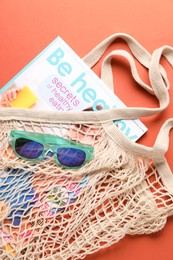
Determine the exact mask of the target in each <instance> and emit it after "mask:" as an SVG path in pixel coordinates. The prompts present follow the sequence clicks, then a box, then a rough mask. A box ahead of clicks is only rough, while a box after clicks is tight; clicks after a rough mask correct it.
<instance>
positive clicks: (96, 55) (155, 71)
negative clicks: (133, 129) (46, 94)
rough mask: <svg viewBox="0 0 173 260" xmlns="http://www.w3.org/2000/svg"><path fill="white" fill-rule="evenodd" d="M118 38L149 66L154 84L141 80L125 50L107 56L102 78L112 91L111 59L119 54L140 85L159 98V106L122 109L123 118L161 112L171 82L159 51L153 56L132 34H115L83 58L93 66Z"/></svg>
mask: <svg viewBox="0 0 173 260" xmlns="http://www.w3.org/2000/svg"><path fill="white" fill-rule="evenodd" d="M117 38H122V39H123V40H125V41H126V42H127V44H128V45H129V48H130V49H131V51H132V53H133V55H134V56H135V57H136V59H137V60H138V61H139V62H140V63H141V64H143V65H144V66H145V67H146V68H149V77H150V81H151V84H152V88H151V87H150V86H148V85H147V84H145V83H144V82H143V81H142V80H141V78H140V77H139V74H138V72H137V69H136V65H135V62H134V60H133V58H132V56H131V55H130V54H129V53H128V52H126V51H124V50H116V51H113V52H111V53H110V54H108V55H107V56H106V57H105V59H104V60H103V63H102V69H101V75H102V80H103V81H104V82H105V83H106V84H107V86H109V88H110V89H111V90H112V91H113V90H114V85H113V76H112V69H111V59H112V57H113V56H117V55H119V56H123V57H124V58H126V59H127V60H128V61H129V63H130V66H131V72H132V76H133V77H134V79H135V81H136V82H137V83H138V84H139V85H140V86H142V87H143V88H144V89H145V90H147V91H148V92H149V93H150V94H153V95H155V96H156V97H157V99H158V100H159V108H144V107H140V108H137V107H136V108H126V109H124V110H123V111H122V119H123V118H124V119H128V118H137V117H140V116H150V115H153V114H156V113H159V112H161V111H162V110H164V109H165V108H166V107H167V106H168V104H169V95H168V92H167V90H168V89H169V82H168V79H167V75H166V72H165V70H164V69H163V67H161V65H160V58H159V53H157V55H155V56H154V57H153V56H151V54H150V53H149V52H148V51H147V50H146V49H144V48H143V47H142V46H141V45H140V44H139V43H138V42H137V41H136V40H135V39H134V38H132V37H131V36H129V35H127V34H114V35H112V36H110V37H108V38H107V39H105V40H104V41H102V42H101V43H100V44H99V45H97V46H96V47H95V48H94V49H93V50H92V51H90V52H89V53H88V54H87V55H86V56H85V57H84V58H83V60H84V62H85V63H86V64H87V65H88V66H89V67H92V66H93V65H94V64H95V63H96V62H97V61H98V60H99V59H100V58H101V56H102V55H103V53H104V51H105V50H106V48H107V47H108V46H109V45H110V44H111V43H112V42H113V41H114V40H115V39H117ZM168 61H169V62H172V60H171V59H169V60H168ZM157 62H158V63H157ZM155 63H157V64H155ZM172 64H173V63H172ZM158 75H159V79H160V78H161V79H160V80H159V82H158V79H157V77H158ZM119 112H120V111H119ZM110 113H113V114H114V112H113V111H110ZM124 114H126V118H125V117H124Z"/></svg>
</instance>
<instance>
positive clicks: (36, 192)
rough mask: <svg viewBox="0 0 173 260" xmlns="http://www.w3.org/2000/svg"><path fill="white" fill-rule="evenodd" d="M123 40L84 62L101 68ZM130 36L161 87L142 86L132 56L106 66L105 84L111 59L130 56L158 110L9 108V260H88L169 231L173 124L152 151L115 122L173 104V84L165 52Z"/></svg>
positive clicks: (4, 218) (5, 167) (0, 226)
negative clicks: (129, 237) (172, 93)
mask: <svg viewBox="0 0 173 260" xmlns="http://www.w3.org/2000/svg"><path fill="white" fill-rule="evenodd" d="M116 37H117V35H114V36H113V37H112V38H109V40H106V41H105V42H104V43H102V44H101V45H100V46H98V49H97V53H98V50H101V51H100V54H99V55H98V56H97V57H96V55H95V53H96V52H95V51H94V52H91V53H90V54H89V56H87V57H85V61H86V63H89V61H91V63H90V64H89V66H92V63H93V62H94V63H95V62H96V60H97V59H99V57H100V55H101V53H102V52H103V51H104V50H105V46H106V45H108V44H110V42H111V41H113V39H115V38H116ZM123 38H125V39H126V41H128V43H129V45H130V46H132V45H133V47H134V46H135V49H134V50H133V48H132V50H133V53H135V51H136V50H137V49H138V51H137V52H136V56H139V57H140V59H141V61H143V62H142V64H143V63H145V64H146V65H147V67H149V68H150V73H151V75H150V77H151V82H152V87H153V88H152V89H151V88H150V87H148V86H146V85H145V84H144V83H143V82H142V81H140V80H139V77H138V74H137V72H136V71H135V67H134V64H133V62H132V60H131V58H130V56H129V55H128V54H127V53H126V52H124V51H117V52H113V53H112V54H110V55H109V56H108V57H107V58H106V59H105V61H104V63H103V71H105V70H106V71H109V72H108V73H107V74H106V73H105V76H104V80H105V81H107V80H108V78H110V70H109V69H110V66H109V65H110V60H111V57H112V55H123V56H124V57H126V58H127V59H128V60H129V62H130V64H131V67H132V71H133V76H134V77H135V79H136V80H137V82H138V83H139V84H140V85H141V86H143V87H144V88H145V89H146V90H148V91H149V92H150V93H153V94H154V95H156V97H157V98H158V100H159V105H160V107H159V108H153V109H151V108H123V109H110V110H106V111H97V112H93V111H82V112H68V113H67V112H61V113H60V112H58V113H57V112H48V111H45V113H43V112H42V111H31V110H28V109H16V108H1V110H0V121H1V122H0V233H1V236H0V256H1V259H3V260H4V259H17V260H18V259H28V260H31V259H34V260H35V259H82V258H84V257H85V256H86V255H88V254H91V253H93V252H96V251H98V250H100V249H101V248H104V247H107V246H109V245H111V244H113V243H115V242H118V241H119V240H120V239H122V238H123V237H124V236H125V235H126V234H142V233H152V232H156V231H158V230H160V229H161V228H163V226H164V225H165V223H166V219H167V217H168V216H169V215H170V214H171V212H172V192H171V189H170V186H169V181H168V176H169V173H168V172H167V163H166V161H165V158H164V153H165V152H166V149H167V146H168V144H167V143H168V142H165V146H164V147H161V145H160V143H161V141H160V140H161V139H162V136H163V134H164V135H166V134H167V132H169V130H170V128H171V126H172V121H169V122H167V123H166V124H165V125H164V126H163V128H162V129H161V132H160V135H159V136H158V139H157V140H156V143H155V146H154V147H153V148H150V147H145V146H143V145H139V144H135V143H133V142H132V141H130V140H128V139H127V138H126V137H125V136H124V135H123V134H122V133H121V132H120V131H119V129H118V127H117V126H116V125H115V124H114V122H113V121H115V120H118V119H131V118H137V117H139V116H149V115H153V114H155V113H157V112H160V111H161V110H163V109H164V108H165V107H166V106H167V104H168V101H169V99H168V93H167V89H166V87H165V84H167V78H166V74H165V72H164V70H163V69H162V68H161V67H160V66H159V59H160V56H161V54H162V52H163V50H159V51H158V52H156V54H154V55H153V56H152V57H151V56H150V55H149V54H148V53H147V52H146V51H145V50H144V49H143V48H142V47H141V46H140V45H138V44H137V43H136V42H135V41H134V40H132V39H131V37H127V36H125V35H123ZM139 50H140V55H139ZM141 52H143V54H144V53H145V55H143V54H141ZM93 53H94V57H93ZM167 56H168V58H169V55H168V51H167V52H166V57H167ZM89 57H90V59H89ZM93 59H96V60H94V61H93ZM168 60H169V59H168ZM155 64H156V65H155ZM108 75H109V77H108ZM158 77H159V86H158V85H157V79H158ZM165 129H166V131H165ZM165 133H166V134H165ZM165 176H166V177H165Z"/></svg>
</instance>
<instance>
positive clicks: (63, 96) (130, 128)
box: [0, 37, 147, 141]
mask: <svg viewBox="0 0 173 260" xmlns="http://www.w3.org/2000/svg"><path fill="white" fill-rule="evenodd" d="M0 104H1V107H2V106H4V107H6V106H11V107H20V108H32V109H41V110H56V111H81V110H84V109H86V108H88V107H92V109H93V110H94V111H97V110H98V109H99V107H100V106H101V107H102V109H109V108H118V107H125V104H124V103H123V102H122V101H121V100H120V99H119V98H118V97H117V96H116V95H115V94H114V93H113V92H112V91H111V90H110V89H109V88H108V87H107V86H106V84H105V83H104V82H103V81H102V80H101V79H100V78H99V77H98V76H97V75H96V74H95V73H94V72H93V71H92V70H91V69H90V68H89V67H88V66H87V65H86V64H85V63H84V62H83V61H82V59H81V58H80V57H79V56H78V55H77V54H76V53H75V52H74V51H73V50H72V49H71V48H70V47H69V46H68V45H67V44H66V43H65V42H64V41H63V40H62V38H61V37H57V38H56V39H55V40H54V41H53V42H52V43H51V44H50V45H49V46H48V47H47V48H45V49H44V50H43V51H42V52H41V53H40V54H39V55H38V56H37V57H35V59H33V60H32V61H31V62H30V63H29V64H28V65H27V66H26V67H24V68H23V69H22V70H21V71H20V72H19V73H18V74H17V75H16V76H15V77H14V78H12V79H11V80H10V81H9V82H8V83H7V84H6V85H5V86H4V87H3V88H2V89H0ZM115 124H116V125H117V126H118V128H119V129H120V131H122V132H123V133H124V134H125V135H126V136H127V137H128V138H130V139H131V140H132V141H136V140H138V139H139V138H140V137H141V136H142V135H143V134H144V133H145V132H146V131H147V128H146V127H145V126H144V124H143V123H142V122H141V121H140V120H138V119H136V120H118V121H115Z"/></svg>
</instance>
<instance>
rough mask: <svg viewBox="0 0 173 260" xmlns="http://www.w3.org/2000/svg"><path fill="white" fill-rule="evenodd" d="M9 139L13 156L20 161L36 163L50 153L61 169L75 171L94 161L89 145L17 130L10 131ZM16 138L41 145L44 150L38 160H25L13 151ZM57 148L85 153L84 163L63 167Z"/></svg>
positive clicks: (91, 148) (92, 149) (92, 150)
mask: <svg viewBox="0 0 173 260" xmlns="http://www.w3.org/2000/svg"><path fill="white" fill-rule="evenodd" d="M10 138H11V140H10V141H9V145H10V146H11V147H12V149H13V151H14V153H15V155H16V156H17V157H19V158H21V159H24V160H27V161H35V162H36V161H38V160H41V159H43V158H44V156H45V155H46V154H47V153H48V152H49V151H51V152H52V153H53V155H54V159H55V161H56V163H57V164H59V165H60V166H62V167H63V168H68V169H71V168H72V169H77V168H81V167H82V166H83V165H84V164H86V162H88V161H90V160H92V159H94V148H93V147H92V146H90V145H87V144H80V143H77V142H74V141H71V140H68V139H65V138H62V137H59V136H55V135H51V134H42V133H37V132H27V131H19V130H12V131H11V132H10ZM18 138H24V139H28V140H31V141H35V142H37V143H40V144H42V145H43V147H44V149H43V152H42V154H41V155H40V156H39V157H38V158H36V159H35V158H34V159H29V158H25V157H23V156H20V155H19V154H18V153H17V152H16V149H15V142H16V140H17V139H18ZM57 148H75V149H79V150H81V151H83V152H85V155H86V157H85V161H84V162H83V164H82V165H80V166H75V167H73V166H72V167H70V166H65V165H63V164H61V163H60V162H59V160H58V158H57V153H56V152H57Z"/></svg>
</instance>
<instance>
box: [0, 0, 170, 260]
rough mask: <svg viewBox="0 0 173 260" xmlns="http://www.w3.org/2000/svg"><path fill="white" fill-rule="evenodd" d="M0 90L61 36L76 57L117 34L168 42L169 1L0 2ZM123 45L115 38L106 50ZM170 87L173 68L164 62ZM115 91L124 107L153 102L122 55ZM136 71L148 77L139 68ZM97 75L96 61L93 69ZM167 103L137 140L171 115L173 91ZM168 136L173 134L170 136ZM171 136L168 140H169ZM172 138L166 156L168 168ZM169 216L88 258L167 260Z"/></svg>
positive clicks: (147, 140)
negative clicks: (148, 231) (156, 228)
mask: <svg viewBox="0 0 173 260" xmlns="http://www.w3.org/2000/svg"><path fill="white" fill-rule="evenodd" d="M0 13H1V15H0V33H1V37H0V88H1V87H3V86H4V85H5V84H6V83H7V82H8V81H9V80H10V79H11V78H12V77H13V76H14V75H15V74H16V73H17V72H19V71H20V70H21V69H22V68H23V67H24V66H25V65H26V64H27V63H28V62H29V61H31V60H32V59H33V58H34V57H35V56H36V55H37V54H38V53H39V52H40V51H42V50H43V49H44V48H45V47H46V46H47V45H48V44H49V43H50V42H51V41H52V40H54V39H55V38H56V37H57V36H58V35H60V36H61V37H62V38H63V39H64V40H65V41H66V42H67V43H68V44H69V45H70V46H71V47H72V48H73V50H74V51H75V52H76V53H77V54H78V55H79V56H80V57H82V56H84V55H85V54H86V53H87V52H88V51H90V50H91V49H92V48H93V47H95V45H97V44H98V43H99V42H100V41H101V40H103V39H105V38H106V37H108V36H109V35H111V34H113V33H117V32H124V33H128V34H130V35H132V36H133V37H134V38H136V39H137V40H138V41H139V42H140V43H141V44H142V45H143V46H144V47H145V48H146V49H147V50H148V51H150V52H152V51H153V50H154V49H155V48H158V47H160V46H162V45H172V46H173V37H172V17H173V1H168V0H167V1H162V0H152V1H151V0H146V1H141V0H139V1H135V0H129V1H122V0H66V1H65V0H29V1H23V0H15V1H14V0H1V1H0ZM113 48H125V49H127V47H126V45H125V44H124V43H123V42H121V41H117V42H116V43H114V44H113V45H112V47H110V48H109V50H108V52H109V51H110V50H112V49H113ZM163 64H164V66H165V69H166V71H167V73H168V76H169V80H170V85H171V86H172V85H173V71H172V69H171V67H170V65H168V63H167V62H166V61H165V60H163ZM113 65H114V68H113V72H114V82H115V91H116V93H117V95H118V96H119V97H120V98H121V99H122V100H123V101H124V102H125V104H127V105H128V106H130V105H131V106H137V105H139V106H141V105H143V106H151V107H152V106H156V105H157V102H156V100H155V99H153V98H151V97H150V95H149V94H146V93H145V91H143V90H141V89H140V88H137V85H136V84H135V82H134V81H133V79H132V77H131V74H130V70H129V66H128V65H127V64H126V63H124V62H121V59H119V60H116V61H114V62H113ZM138 67H139V71H140V75H141V77H142V78H143V80H145V81H146V82H148V76H147V73H146V71H145V70H144V69H142V68H141V67H140V66H138ZM94 70H95V71H96V73H98V75H99V73H100V64H98V65H97V66H96V68H95V69H94ZM170 101H171V102H170V105H169V107H168V108H167V110H166V111H164V112H163V113H162V115H160V116H154V117H152V118H145V119H142V121H143V122H144V123H145V124H146V126H147V127H148V128H149V130H148V132H147V134H145V136H143V137H142V138H141V139H140V140H139V143H142V144H146V145H149V146H151V145H152V144H153V143H154V140H155V138H156V135H157V133H158V131H159V128H160V126H161V125H162V123H163V122H164V121H165V119H167V118H169V117H171V116H172V117H173V89H172V87H171V88H170ZM172 140H173V138H172ZM172 140H171V141H172ZM172 154H173V142H172V143H171V145H170V149H169V152H168V153H167V159H168V161H169V163H170V167H171V169H172V170H173V160H171V159H172ZM172 234H173V217H170V218H169V219H168V223H167V225H166V227H165V228H164V229H163V230H162V231H160V232H159V233H157V234H153V235H143V236H133V237H132V236H127V237H126V238H124V239H123V240H121V241H120V242H119V243H118V244H116V245H113V246H112V247H110V248H108V249H105V250H102V251H100V252H98V253H96V254H94V255H92V256H88V257H87V258H86V259H87V260H105V259H107V260H114V259H118V260H135V259H141V260H143V259H145V260H146V259H147V260H162V259H164V260H172V259H173V252H172V243H173V235H172Z"/></svg>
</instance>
